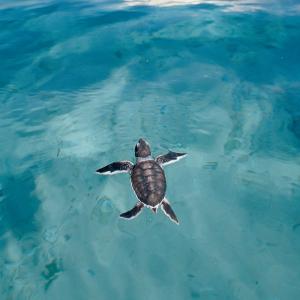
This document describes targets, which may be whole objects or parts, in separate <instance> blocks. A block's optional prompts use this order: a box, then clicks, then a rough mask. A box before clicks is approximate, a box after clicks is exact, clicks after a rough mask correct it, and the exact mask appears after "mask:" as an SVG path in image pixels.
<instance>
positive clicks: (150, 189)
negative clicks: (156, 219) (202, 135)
mask: <svg viewBox="0 0 300 300" xmlns="http://www.w3.org/2000/svg"><path fill="white" fill-rule="evenodd" d="M185 156H186V153H176V152H172V151H169V153H167V154H165V155H159V156H158V157H156V158H155V159H154V158H153V157H152V156H151V150H150V145H149V144H148V143H147V142H146V141H145V140H144V139H139V141H138V143H137V144H136V146H135V157H136V163H135V164H133V163H132V162H131V161H118V162H113V163H111V164H109V165H107V166H105V167H103V168H100V169H98V170H97V171H96V172H97V173H99V174H101V175H113V174H117V173H129V174H130V178H131V186H132V188H133V190H134V192H135V194H136V196H137V198H138V202H137V203H136V205H135V206H134V207H133V208H132V209H131V210H129V211H127V212H125V213H123V214H121V215H120V217H122V218H125V219H133V218H135V217H136V216H137V215H138V214H139V213H140V212H141V211H142V208H143V207H145V206H146V207H148V208H150V209H152V211H153V212H155V213H156V212H157V208H158V207H159V206H160V207H161V209H162V210H163V212H164V213H165V214H166V215H167V216H168V217H169V218H170V219H171V220H172V221H174V222H175V223H177V224H179V222H178V219H177V217H176V215H175V213H174V211H173V209H172V207H171V205H170V203H169V201H168V200H167V199H166V197H165V194H166V188H167V183H166V177H165V172H164V170H163V168H162V167H163V166H165V165H168V164H171V163H174V162H176V161H178V160H179V159H181V158H183V157H185Z"/></svg>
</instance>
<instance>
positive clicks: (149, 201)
mask: <svg viewBox="0 0 300 300" xmlns="http://www.w3.org/2000/svg"><path fill="white" fill-rule="evenodd" d="M131 183H132V187H133V189H134V191H135V193H136V195H137V197H138V198H139V200H140V201H141V202H143V203H144V204H146V205H149V206H152V207H154V206H156V205H157V204H159V203H161V201H162V200H163V199H164V197H165V194H166V188H167V184H166V177H165V173H164V171H163V169H162V168H161V166H160V165H159V164H158V163H157V162H156V161H155V160H147V161H143V162H140V163H138V164H136V165H135V166H134V167H133V170H132V173H131Z"/></svg>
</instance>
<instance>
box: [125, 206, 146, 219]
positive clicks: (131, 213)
mask: <svg viewBox="0 0 300 300" xmlns="http://www.w3.org/2000/svg"><path fill="white" fill-rule="evenodd" d="M143 207H144V204H143V203H142V202H138V203H137V204H136V205H135V206H134V208H132V209H131V210H129V211H126V212H125V213H122V214H120V217H121V218H124V219H128V220H129V219H133V218H135V217H136V216H137V215H138V214H139V213H140V212H141V211H142V208H143Z"/></svg>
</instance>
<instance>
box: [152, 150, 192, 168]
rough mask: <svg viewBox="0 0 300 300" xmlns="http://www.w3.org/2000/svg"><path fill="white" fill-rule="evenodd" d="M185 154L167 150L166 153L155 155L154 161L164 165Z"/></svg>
mask: <svg viewBox="0 0 300 300" xmlns="http://www.w3.org/2000/svg"><path fill="white" fill-rule="evenodd" d="M186 155H187V154H186V153H177V152H173V151H169V153H167V154H164V155H159V156H157V157H156V159H155V161H156V162H157V163H158V164H160V165H161V166H165V165H169V164H172V163H174V162H176V161H178V160H180V159H182V158H184V157H185V156H186Z"/></svg>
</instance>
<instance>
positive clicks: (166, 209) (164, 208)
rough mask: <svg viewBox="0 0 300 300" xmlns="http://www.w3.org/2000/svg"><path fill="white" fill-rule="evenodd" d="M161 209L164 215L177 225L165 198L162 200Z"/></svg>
mask: <svg viewBox="0 0 300 300" xmlns="http://www.w3.org/2000/svg"><path fill="white" fill-rule="evenodd" d="M161 209H162V211H163V212H164V213H165V215H166V216H167V217H169V218H170V220H171V221H173V222H175V223H176V224H177V225H179V221H178V219H177V217H176V215H175V213H174V210H173V209H172V207H171V205H170V202H169V201H168V200H167V199H166V198H164V200H163V201H162V203H161Z"/></svg>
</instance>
